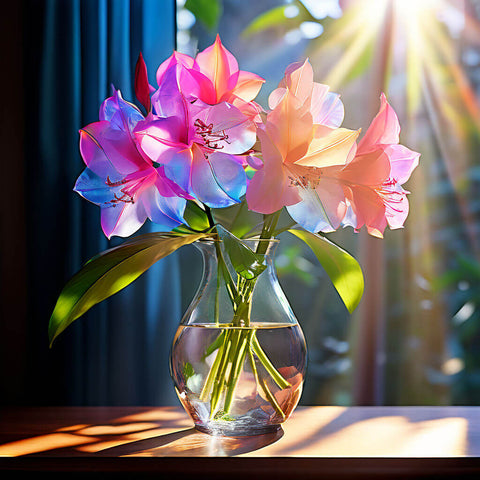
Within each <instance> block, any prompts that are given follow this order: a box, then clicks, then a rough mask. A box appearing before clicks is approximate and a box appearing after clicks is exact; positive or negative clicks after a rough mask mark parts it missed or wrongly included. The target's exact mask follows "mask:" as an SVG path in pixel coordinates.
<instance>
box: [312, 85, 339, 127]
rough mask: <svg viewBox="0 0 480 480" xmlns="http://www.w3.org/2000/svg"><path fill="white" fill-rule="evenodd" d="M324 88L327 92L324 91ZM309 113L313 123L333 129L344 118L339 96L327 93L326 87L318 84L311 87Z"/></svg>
mask: <svg viewBox="0 0 480 480" xmlns="http://www.w3.org/2000/svg"><path fill="white" fill-rule="evenodd" d="M325 88H326V89H327V91H325ZM311 112H312V117H313V122H314V123H319V124H321V125H326V126H328V127H333V128H337V127H339V126H340V125H341V124H342V122H343V118H344V116H345V109H344V106H343V103H342V101H341V100H340V95H338V93H333V92H329V91H328V87H327V86H326V85H322V84H320V83H315V84H314V85H313V93H312V108H311Z"/></svg>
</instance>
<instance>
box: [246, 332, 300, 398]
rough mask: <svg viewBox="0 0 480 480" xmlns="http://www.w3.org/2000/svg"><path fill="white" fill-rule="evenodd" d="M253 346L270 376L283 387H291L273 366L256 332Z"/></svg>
mask: <svg viewBox="0 0 480 480" xmlns="http://www.w3.org/2000/svg"><path fill="white" fill-rule="evenodd" d="M251 348H252V350H253V352H254V353H255V355H256V356H257V357H258V359H259V360H260V362H261V364H262V365H263V366H264V367H265V370H266V371H267V372H268V373H269V374H270V376H271V377H272V378H273V379H274V380H275V383H276V384H277V385H278V386H279V387H280V388H281V389H284V388H287V387H291V385H290V383H289V382H287V380H285V379H284V378H283V376H282V375H281V374H280V373H279V372H278V370H277V369H276V368H275V367H274V366H273V364H272V362H271V361H270V359H269V358H268V357H267V355H266V353H265V352H264V351H263V349H262V347H261V346H260V343H259V342H258V338H257V336H256V335H255V334H253V336H252V342H251Z"/></svg>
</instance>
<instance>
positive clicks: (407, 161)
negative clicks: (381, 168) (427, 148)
mask: <svg viewBox="0 0 480 480" xmlns="http://www.w3.org/2000/svg"><path fill="white" fill-rule="evenodd" d="M385 153H386V154H387V155H388V157H389V159H390V164H391V168H392V171H391V174H390V175H391V176H392V177H393V178H394V179H395V180H396V181H397V182H398V183H399V184H400V185H403V184H404V183H405V182H407V180H408V179H409V178H410V175H411V174H412V172H413V170H415V168H416V167H417V166H418V161H419V159H420V154H419V153H417V152H414V151H413V150H410V149H409V148H407V147H404V146H403V145H388V146H387V147H386V148H385Z"/></svg>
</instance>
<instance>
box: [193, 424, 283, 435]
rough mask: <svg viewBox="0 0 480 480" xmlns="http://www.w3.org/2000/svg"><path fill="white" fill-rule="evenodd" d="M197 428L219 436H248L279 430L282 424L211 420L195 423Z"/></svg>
mask: <svg viewBox="0 0 480 480" xmlns="http://www.w3.org/2000/svg"><path fill="white" fill-rule="evenodd" d="M195 428H196V429H197V430H198V431H200V432H202V433H207V434H208V435H212V436H217V437H248V436H254V435H265V434H268V433H275V432H278V431H279V430H280V429H281V428H282V427H281V425H279V424H277V425H247V426H238V425H235V424H232V422H211V423H209V424H208V425H195Z"/></svg>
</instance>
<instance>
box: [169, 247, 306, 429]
mask: <svg viewBox="0 0 480 480" xmlns="http://www.w3.org/2000/svg"><path fill="white" fill-rule="evenodd" d="M261 242H262V241H244V243H245V244H247V245H248V246H249V247H250V248H251V250H252V251H259V250H260V251H262V253H264V255H262V257H263V258H264V265H265V269H264V270H263V271H262V272H261V273H260V274H258V275H256V276H255V277H254V278H249V275H243V274H238V266H237V268H236V269H235V268H233V266H232V264H231V262H229V259H228V255H226V254H225V252H224V250H223V245H222V244H221V242H214V241H202V242H197V243H196V244H195V246H196V247H197V248H198V249H199V250H200V252H201V253H202V257H203V262H204V269H203V278H202V280H201V283H200V286H199V289H198V291H197V293H196V295H195V297H194V299H193V300H192V302H191V304H190V306H189V308H188V309H187V311H186V313H185V315H184V317H183V319H182V321H181V324H180V326H179V328H178V330H177V333H176V335H175V338H174V341H173V345H172V349H171V354H170V370H171V374H172V378H173V381H174V384H175V389H176V392H177V394H178V397H179V399H180V401H181V403H182V404H183V406H184V408H185V410H186V411H187V413H188V414H189V415H190V416H191V417H192V419H193V421H194V423H195V426H196V428H197V429H198V430H200V431H203V432H206V433H210V434H213V435H229V436H237V435H257V434H263V433H268V432H272V431H275V430H277V429H278V428H279V427H280V425H281V424H282V423H283V422H284V421H285V420H286V419H287V418H288V417H289V415H290V414H291V413H292V411H293V410H294V409H295V407H296V406H297V404H298V401H299V400H300V396H301V392H302V386H303V380H304V376H305V369H306V344H305V339H304V336H303V333H302V330H301V328H300V325H299V324H298V322H297V320H296V318H295V316H294V314H293V312H292V310H291V308H290V305H289V303H288V301H287V299H286V297H285V295H284V293H283V291H282V289H281V287H280V284H279V282H278V279H277V276H276V272H275V267H274V263H273V255H274V250H275V247H276V244H277V243H278V242H277V241H268V244H266V243H263V244H262V243H261ZM263 242H267V241H263ZM259 245H261V247H259ZM222 250H223V253H222ZM219 255H220V256H221V257H222V260H224V264H223V265H224V266H226V267H227V268H228V273H226V272H225V270H223V271H222V268H220V266H219ZM225 259H226V260H225ZM228 274H230V275H231V277H230V278H232V279H233V280H234V283H235V287H234V289H235V294H234V295H232V291H231V290H232V289H230V291H229V289H228V282H226V281H225V278H226V276H227V275H228ZM245 277H247V278H245ZM232 297H235V298H234V300H232Z"/></svg>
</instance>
